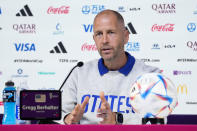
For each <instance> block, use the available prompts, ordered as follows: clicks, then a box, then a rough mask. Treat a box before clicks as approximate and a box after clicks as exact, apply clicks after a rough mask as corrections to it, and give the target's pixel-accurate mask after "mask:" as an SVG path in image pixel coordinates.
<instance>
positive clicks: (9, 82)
mask: <svg viewBox="0 0 197 131" xmlns="http://www.w3.org/2000/svg"><path fill="white" fill-rule="evenodd" d="M5 85H6V86H14V82H12V81H11V80H10V81H7V82H6V83H5Z"/></svg>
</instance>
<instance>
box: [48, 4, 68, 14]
mask: <svg viewBox="0 0 197 131" xmlns="http://www.w3.org/2000/svg"><path fill="white" fill-rule="evenodd" d="M47 13H48V14H68V13H69V6H61V7H59V8H53V7H52V6H51V7H49V9H48V10H47Z"/></svg>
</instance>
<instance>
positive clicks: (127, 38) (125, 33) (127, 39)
mask: <svg viewBox="0 0 197 131" xmlns="http://www.w3.org/2000/svg"><path fill="white" fill-rule="evenodd" d="M128 41H129V31H128V30H127V29H126V30H124V44H127V43H128Z"/></svg>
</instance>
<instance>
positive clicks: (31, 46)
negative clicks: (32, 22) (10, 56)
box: [14, 43, 36, 51]
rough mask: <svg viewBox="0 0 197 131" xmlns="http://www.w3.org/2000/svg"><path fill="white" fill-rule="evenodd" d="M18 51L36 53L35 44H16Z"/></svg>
mask: <svg viewBox="0 0 197 131" xmlns="http://www.w3.org/2000/svg"><path fill="white" fill-rule="evenodd" d="M14 45H15V48H16V51H36V48H35V44H34V43H32V44H30V43H19V44H17V43H14Z"/></svg>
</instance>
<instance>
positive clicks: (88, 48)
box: [81, 43, 97, 51]
mask: <svg viewBox="0 0 197 131" xmlns="http://www.w3.org/2000/svg"><path fill="white" fill-rule="evenodd" d="M81 50H82V51H97V47H96V45H95V44H93V45H90V44H88V43H84V44H83V45H82V46H81Z"/></svg>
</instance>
